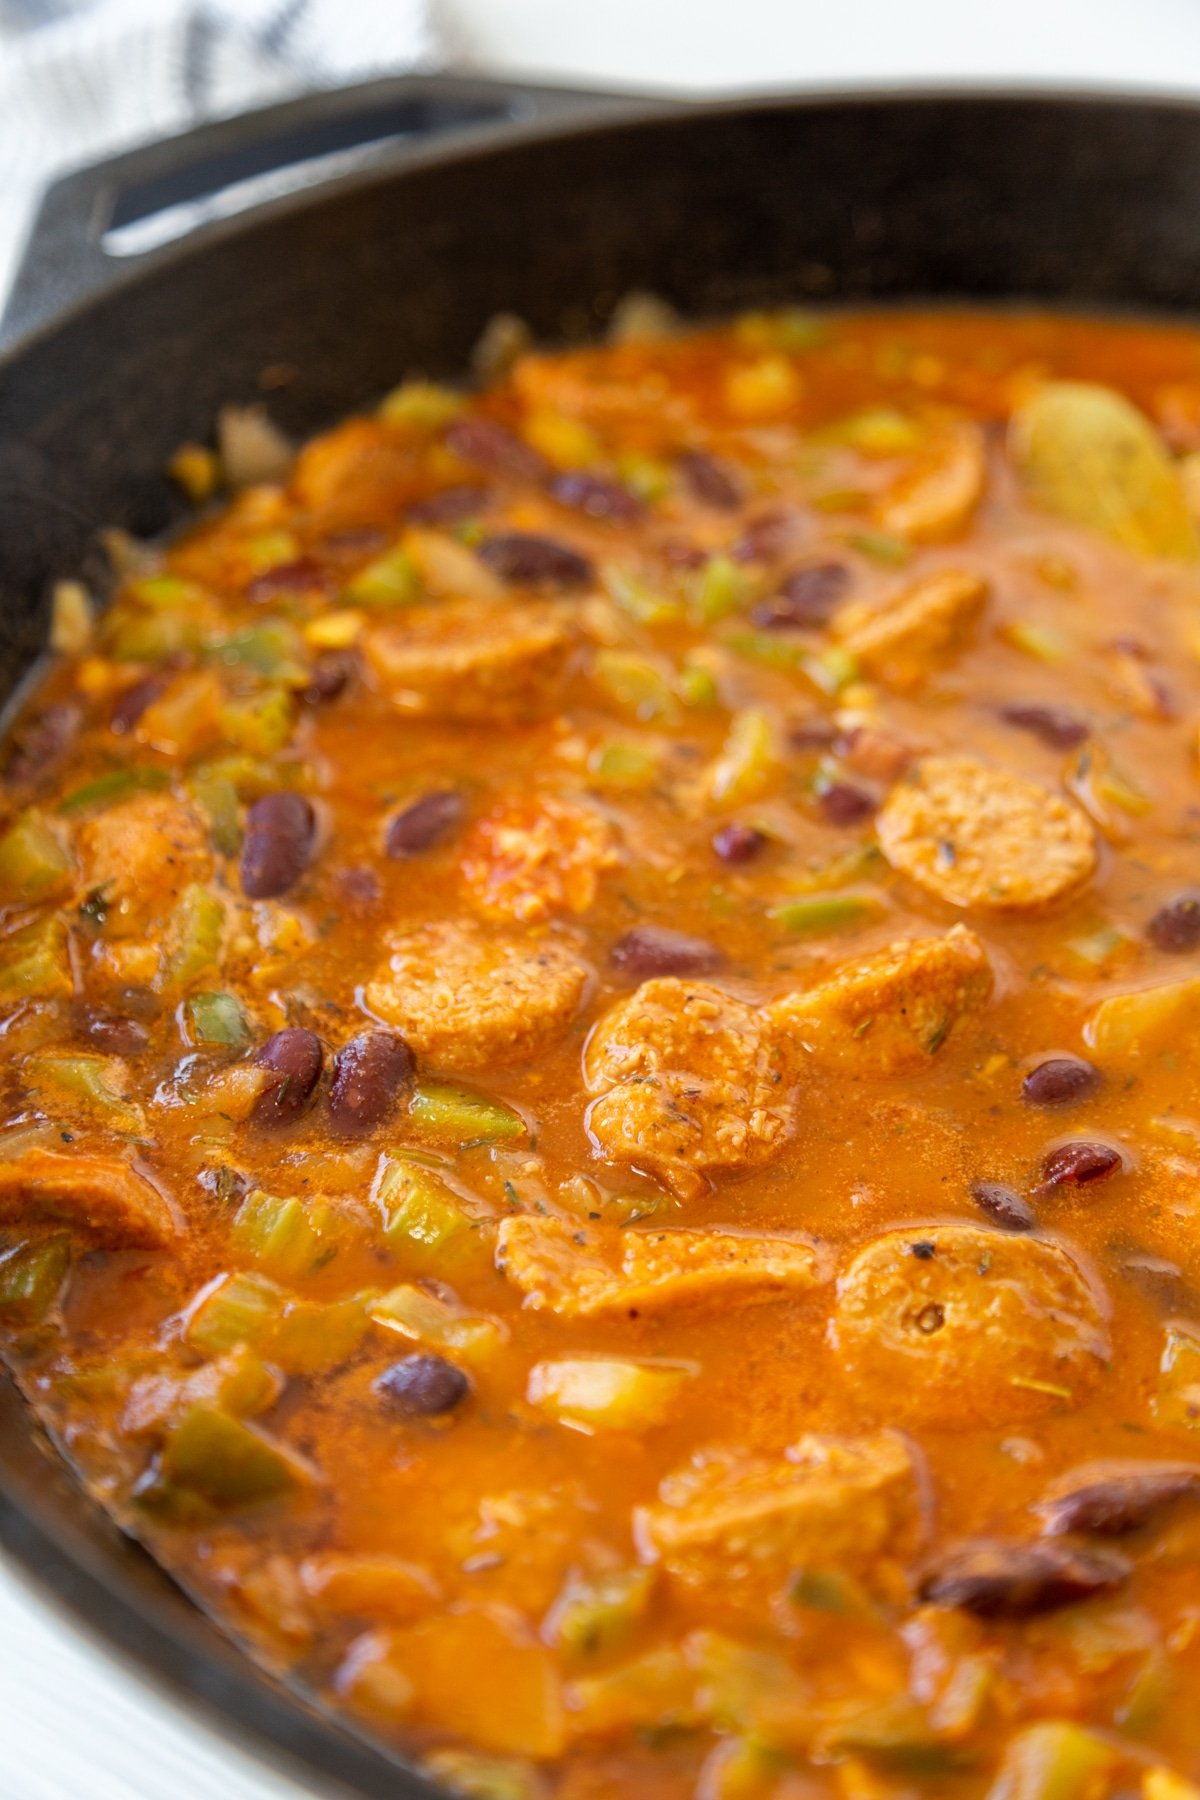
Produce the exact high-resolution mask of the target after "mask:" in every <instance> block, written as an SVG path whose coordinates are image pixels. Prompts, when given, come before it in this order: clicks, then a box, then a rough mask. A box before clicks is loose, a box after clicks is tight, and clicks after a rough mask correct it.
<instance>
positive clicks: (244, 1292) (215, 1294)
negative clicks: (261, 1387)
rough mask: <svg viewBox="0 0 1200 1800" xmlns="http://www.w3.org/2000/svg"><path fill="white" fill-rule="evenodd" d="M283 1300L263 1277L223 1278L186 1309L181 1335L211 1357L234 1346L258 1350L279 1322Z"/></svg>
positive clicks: (274, 1286)
mask: <svg viewBox="0 0 1200 1800" xmlns="http://www.w3.org/2000/svg"><path fill="white" fill-rule="evenodd" d="M285 1299H286V1296H285V1295H284V1292H283V1289H282V1288H280V1287H279V1286H278V1285H277V1284H276V1283H275V1282H273V1281H268V1279H267V1277H266V1276H265V1275H223V1276H221V1277H219V1279H218V1280H217V1281H216V1282H215V1283H212V1284H210V1286H209V1287H207V1288H204V1289H202V1290H201V1293H200V1295H199V1296H198V1298H197V1300H196V1301H195V1302H194V1303H193V1304H192V1306H191V1307H190V1308H189V1310H188V1313H187V1315H186V1319H185V1326H184V1335H185V1337H186V1338H187V1341H188V1343H189V1344H191V1345H193V1347H194V1348H195V1349H197V1350H203V1351H205V1352H206V1353H207V1354H208V1355H210V1356H220V1355H221V1353H222V1352H223V1351H225V1350H232V1349H233V1347H234V1345H235V1344H249V1345H250V1346H251V1347H252V1348H255V1349H257V1348H258V1347H259V1346H260V1345H261V1344H262V1343H263V1342H264V1341H265V1340H266V1339H267V1338H268V1337H269V1335H270V1333H271V1330H272V1329H273V1327H274V1326H275V1325H276V1324H277V1322H278V1321H279V1319H280V1318H282V1316H283V1308H284V1303H285Z"/></svg>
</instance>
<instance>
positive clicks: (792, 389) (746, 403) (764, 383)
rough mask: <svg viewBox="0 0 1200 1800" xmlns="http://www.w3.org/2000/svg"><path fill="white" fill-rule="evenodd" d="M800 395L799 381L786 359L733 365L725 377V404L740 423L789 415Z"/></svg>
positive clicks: (770, 358)
mask: <svg viewBox="0 0 1200 1800" xmlns="http://www.w3.org/2000/svg"><path fill="white" fill-rule="evenodd" d="M800 393H801V381H800V377H799V375H798V374H797V373H796V371H795V369H794V368H793V367H792V365H791V363H790V362H789V361H788V360H787V358H786V356H781V355H772V354H768V355H766V356H760V357H758V358H756V360H755V361H754V362H745V363H740V364H738V363H735V364H734V365H733V367H732V368H730V369H729V370H728V371H727V372H726V375H725V404H726V406H728V408H729V410H730V412H732V413H736V414H737V415H738V416H739V417H740V418H743V419H770V418H777V417H778V416H779V415H780V414H782V413H786V412H790V411H791V409H792V407H793V406H795V404H796V402H797V401H798V400H799V398H800Z"/></svg>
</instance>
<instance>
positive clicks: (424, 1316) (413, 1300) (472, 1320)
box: [367, 1284, 505, 1362]
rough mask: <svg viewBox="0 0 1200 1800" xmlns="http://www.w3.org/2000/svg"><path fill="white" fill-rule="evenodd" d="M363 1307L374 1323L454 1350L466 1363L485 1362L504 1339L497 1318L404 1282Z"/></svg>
mask: <svg viewBox="0 0 1200 1800" xmlns="http://www.w3.org/2000/svg"><path fill="white" fill-rule="evenodd" d="M367 1310H368V1312H369V1313H370V1315H371V1317H372V1319H374V1321H375V1323H376V1324H377V1325H383V1326H386V1327H387V1329H388V1330H389V1331H398V1332H399V1333H400V1335H401V1336H402V1337H406V1338H411V1339H412V1340H413V1341H414V1343H418V1344H429V1345H431V1346H432V1347H433V1348H434V1349H435V1350H454V1351H457V1352H458V1354H459V1355H460V1356H463V1357H465V1358H466V1359H467V1360H468V1361H469V1362H470V1361H474V1362H487V1361H488V1360H489V1359H490V1358H491V1357H493V1356H494V1355H495V1353H496V1351H497V1350H498V1349H499V1348H500V1346H501V1345H502V1344H503V1343H504V1341H505V1331H504V1327H503V1326H502V1325H501V1324H500V1323H499V1321H498V1320H496V1319H491V1318H488V1317H487V1315H486V1314H484V1313H471V1312H466V1311H464V1310H463V1309H462V1308H461V1307H458V1306H454V1305H451V1304H450V1303H449V1302H447V1301H445V1300H439V1299H437V1298H436V1296H435V1295H433V1294H427V1293H426V1292H425V1290H424V1288H419V1287H412V1286H410V1285H408V1284H405V1285H403V1286H401V1287H394V1288H392V1289H391V1290H390V1292H388V1293H386V1294H381V1295H380V1296H379V1298H378V1299H375V1300H372V1301H371V1302H370V1303H369V1305H368V1308H367Z"/></svg>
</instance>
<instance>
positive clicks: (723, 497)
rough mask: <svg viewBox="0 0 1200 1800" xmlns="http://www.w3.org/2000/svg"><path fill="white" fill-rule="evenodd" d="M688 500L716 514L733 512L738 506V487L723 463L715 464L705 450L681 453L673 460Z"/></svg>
mask: <svg viewBox="0 0 1200 1800" xmlns="http://www.w3.org/2000/svg"><path fill="white" fill-rule="evenodd" d="M676 466H677V468H678V470H679V473H680V474H681V475H682V476H683V479H684V480H685V481H686V483H687V485H688V487H689V489H690V490H691V493H692V497H693V498H694V499H696V500H699V502H700V504H701V506H711V507H713V508H715V510H716V511H717V512H736V511H737V509H738V507H739V506H740V505H741V504H742V485H741V483H740V481H738V480H737V479H736V478H735V477H734V474H733V471H732V470H731V469H730V468H728V466H727V465H726V464H725V463H722V462H718V461H717V459H716V457H715V456H710V455H709V454H708V452H707V450H684V451H682V452H681V453H680V455H679V456H678V457H677V458H676Z"/></svg>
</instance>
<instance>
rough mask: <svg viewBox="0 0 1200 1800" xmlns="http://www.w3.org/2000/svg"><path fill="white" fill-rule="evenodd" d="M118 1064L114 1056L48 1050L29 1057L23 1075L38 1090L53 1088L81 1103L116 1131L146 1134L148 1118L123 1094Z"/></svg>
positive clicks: (52, 1089)
mask: <svg viewBox="0 0 1200 1800" xmlns="http://www.w3.org/2000/svg"><path fill="white" fill-rule="evenodd" d="M119 1068H120V1065H119V1062H118V1060H117V1058H115V1057H112V1056H88V1055H65V1054H63V1053H62V1052H60V1051H56V1050H46V1051H41V1052H39V1053H38V1054H36V1055H34V1056H31V1057H29V1058H28V1059H27V1060H26V1062H25V1066H24V1073H25V1077H26V1079H27V1081H28V1082H29V1085H30V1086H31V1087H32V1088H34V1089H35V1090H40V1089H43V1088H50V1089H51V1091H52V1092H53V1091H55V1090H57V1092H58V1093H59V1094H60V1095H65V1096H66V1098H67V1099H68V1100H69V1101H72V1100H73V1101H78V1102H80V1103H82V1105H83V1107H84V1109H85V1110H86V1111H87V1112H89V1113H94V1114H95V1115H96V1116H97V1117H98V1118H99V1119H100V1120H101V1121H102V1122H103V1123H104V1124H106V1125H111V1126H112V1128H113V1130H114V1131H132V1132H139V1131H144V1130H145V1127H146V1116H145V1114H144V1113H143V1111H142V1109H141V1107H140V1106H138V1105H136V1104H134V1103H133V1102H132V1101H130V1100H128V1099H126V1097H125V1095H124V1093H123V1092H122V1082H121V1078H120V1074H119Z"/></svg>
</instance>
